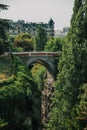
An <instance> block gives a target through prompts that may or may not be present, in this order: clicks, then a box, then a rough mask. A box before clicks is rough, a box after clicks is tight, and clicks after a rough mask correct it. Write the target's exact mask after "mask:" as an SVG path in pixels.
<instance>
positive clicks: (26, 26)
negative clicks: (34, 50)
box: [9, 19, 54, 36]
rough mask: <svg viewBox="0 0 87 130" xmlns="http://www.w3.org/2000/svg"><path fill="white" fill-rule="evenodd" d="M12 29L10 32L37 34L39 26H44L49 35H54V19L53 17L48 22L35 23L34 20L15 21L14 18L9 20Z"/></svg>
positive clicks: (12, 33) (14, 33) (15, 33)
mask: <svg viewBox="0 0 87 130" xmlns="http://www.w3.org/2000/svg"><path fill="white" fill-rule="evenodd" d="M9 24H10V29H9V34H11V35H17V34H19V33H30V34H31V35H33V36H35V35H36V33H37V28H38V27H43V28H44V29H45V30H46V32H47V35H48V36H54V21H53V20H52V19H50V20H49V22H48V23H43V22H39V23H33V22H25V21H24V20H18V21H17V22H14V21H13V20H10V21H9Z"/></svg>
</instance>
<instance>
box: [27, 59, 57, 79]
mask: <svg viewBox="0 0 87 130" xmlns="http://www.w3.org/2000/svg"><path fill="white" fill-rule="evenodd" d="M36 63H39V64H41V65H43V66H45V67H46V69H47V70H48V71H49V73H50V75H51V76H52V78H53V79H55V69H54V61H53V60H52V59H51V60H50V59H47V58H45V59H44V58H39V57H38V58H31V59H29V60H28V62H27V66H28V68H30V69H31V68H32V67H33V65H34V64H36Z"/></svg>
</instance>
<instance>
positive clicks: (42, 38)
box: [35, 27, 47, 51]
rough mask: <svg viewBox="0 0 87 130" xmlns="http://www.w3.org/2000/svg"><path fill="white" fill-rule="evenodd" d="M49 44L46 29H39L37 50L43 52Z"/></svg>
mask: <svg viewBox="0 0 87 130" xmlns="http://www.w3.org/2000/svg"><path fill="white" fill-rule="evenodd" d="M46 42H47V34H46V31H45V29H44V28H42V27H39V28H38V29H37V34H36V36H35V50H36V51H43V50H44V47H45V45H46Z"/></svg>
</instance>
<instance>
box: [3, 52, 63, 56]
mask: <svg viewBox="0 0 87 130" xmlns="http://www.w3.org/2000/svg"><path fill="white" fill-rule="evenodd" d="M11 54H12V55H15V56H22V57H23V56H24V57H30V56H52V57H53V56H55V57H58V56H60V55H61V52H5V54H4V55H6V56H9V55H11Z"/></svg>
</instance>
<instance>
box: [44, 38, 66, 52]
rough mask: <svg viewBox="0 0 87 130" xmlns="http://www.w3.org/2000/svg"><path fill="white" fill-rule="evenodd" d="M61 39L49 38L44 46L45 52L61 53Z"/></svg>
mask: <svg viewBox="0 0 87 130" xmlns="http://www.w3.org/2000/svg"><path fill="white" fill-rule="evenodd" d="M63 42H64V41H63V39H61V38H59V37H58V38H53V37H52V38H50V39H49V40H48V41H47V43H46V45H45V49H44V50H45V51H54V52H56V51H62V44H63Z"/></svg>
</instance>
